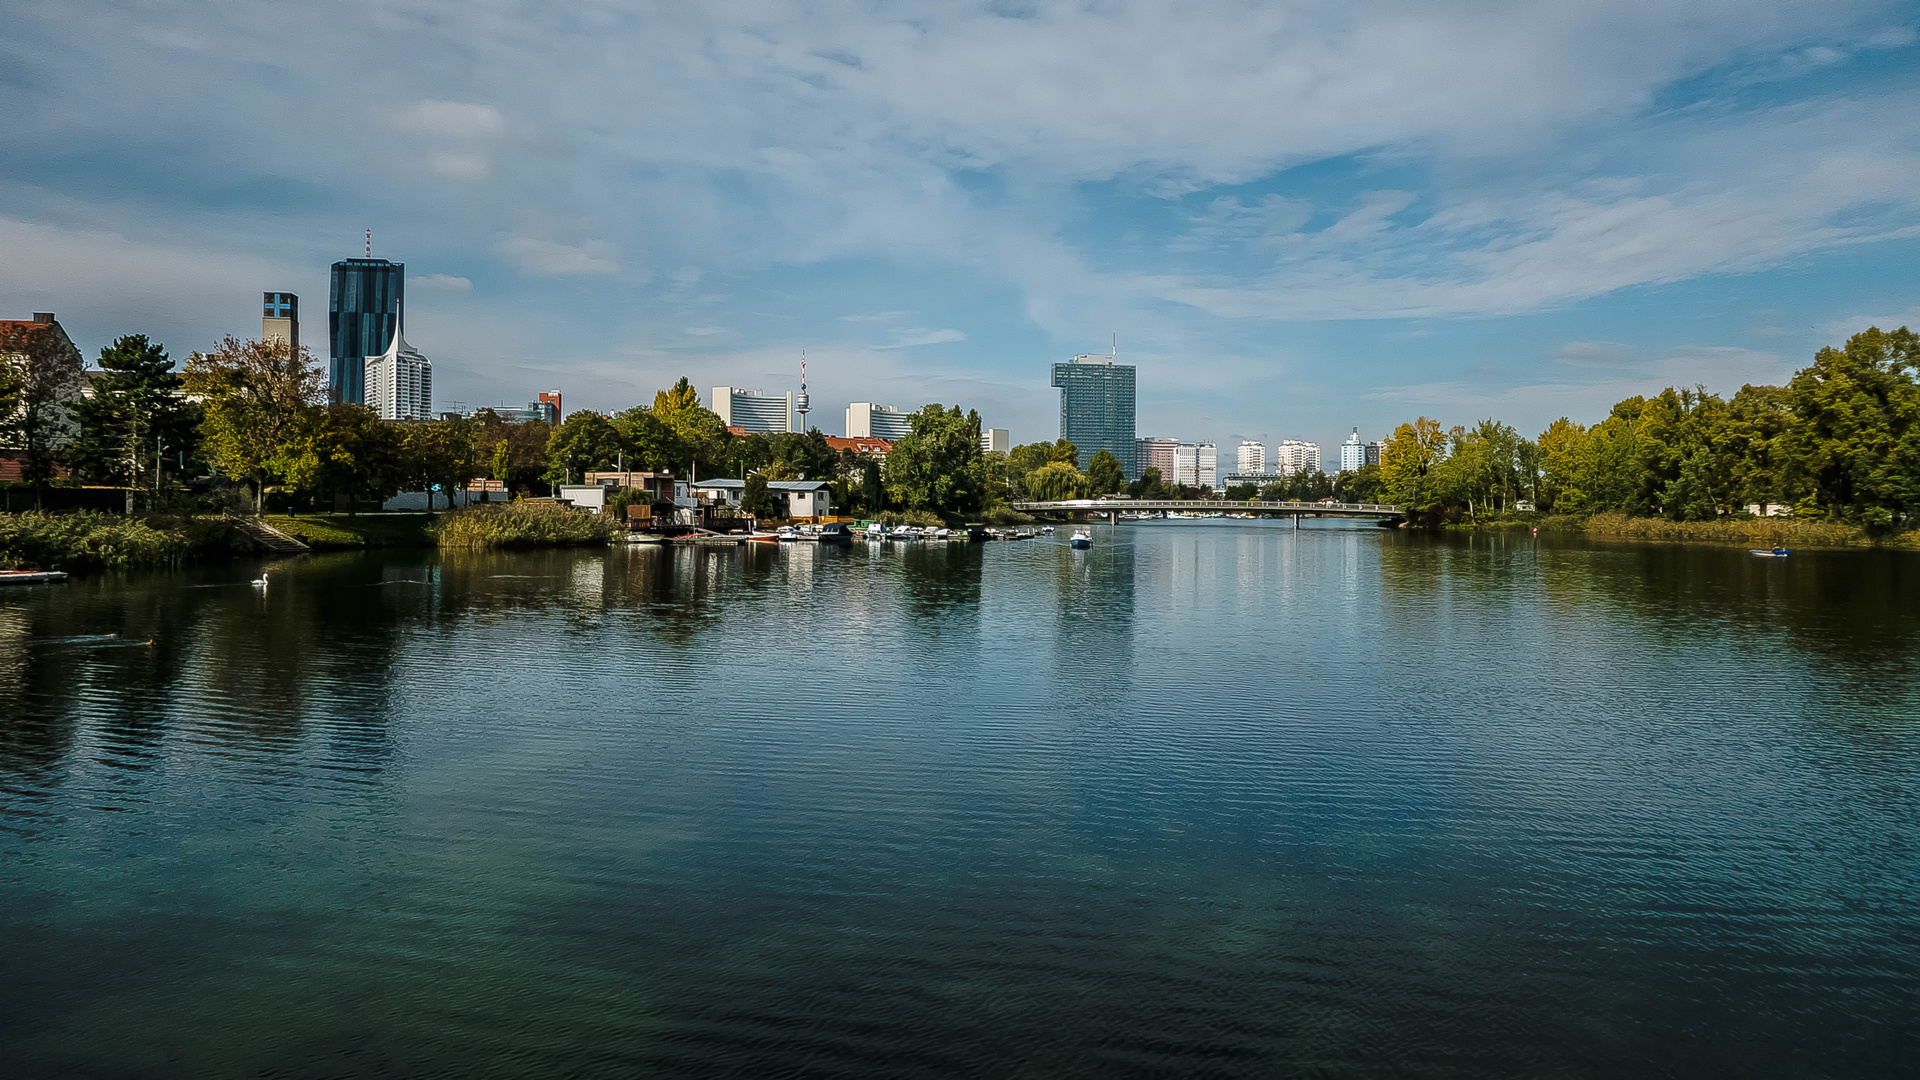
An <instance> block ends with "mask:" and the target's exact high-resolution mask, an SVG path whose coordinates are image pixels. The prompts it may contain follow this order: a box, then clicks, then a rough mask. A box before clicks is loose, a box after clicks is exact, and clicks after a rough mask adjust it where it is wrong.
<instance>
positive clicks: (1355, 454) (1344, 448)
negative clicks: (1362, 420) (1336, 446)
mask: <svg viewBox="0 0 1920 1080" xmlns="http://www.w3.org/2000/svg"><path fill="white" fill-rule="evenodd" d="M1366 463H1367V444H1366V443H1363V442H1361V441H1360V429H1359V428H1354V429H1353V434H1351V435H1349V436H1347V441H1346V442H1343V443H1341V444H1340V471H1341V472H1355V471H1357V470H1358V469H1359V468H1360V467H1361V466H1362V465H1365V464H1366Z"/></svg>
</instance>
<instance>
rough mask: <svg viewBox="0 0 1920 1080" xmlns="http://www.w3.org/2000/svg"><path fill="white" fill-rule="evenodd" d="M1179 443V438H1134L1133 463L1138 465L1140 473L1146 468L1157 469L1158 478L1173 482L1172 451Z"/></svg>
mask: <svg viewBox="0 0 1920 1080" xmlns="http://www.w3.org/2000/svg"><path fill="white" fill-rule="evenodd" d="M1179 445H1180V440H1179V439H1153V438H1147V439H1135V440H1133V457H1134V463H1135V464H1137V465H1139V466H1140V471H1141V473H1143V474H1144V473H1145V472H1146V471H1147V470H1148V469H1159V470H1160V479H1161V480H1163V481H1165V482H1167V483H1169V484H1171V483H1173V452H1174V450H1175V449H1176V448H1178V447H1179Z"/></svg>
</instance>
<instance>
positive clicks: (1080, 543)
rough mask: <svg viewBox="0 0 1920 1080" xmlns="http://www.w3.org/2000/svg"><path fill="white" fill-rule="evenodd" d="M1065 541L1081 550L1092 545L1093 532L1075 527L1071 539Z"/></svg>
mask: <svg viewBox="0 0 1920 1080" xmlns="http://www.w3.org/2000/svg"><path fill="white" fill-rule="evenodd" d="M1067 543H1068V544H1069V545H1070V546H1072V547H1076V548H1081V549H1083V550H1084V549H1086V548H1090V547H1092V546H1093V534H1092V533H1090V532H1088V531H1087V530H1085V529H1075V530H1074V531H1073V539H1071V540H1069V541H1067Z"/></svg>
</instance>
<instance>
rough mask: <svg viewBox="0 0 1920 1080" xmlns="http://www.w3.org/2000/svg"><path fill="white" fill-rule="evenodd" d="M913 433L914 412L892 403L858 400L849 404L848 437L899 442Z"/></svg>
mask: <svg viewBox="0 0 1920 1080" xmlns="http://www.w3.org/2000/svg"><path fill="white" fill-rule="evenodd" d="M911 434H913V414H912V413H903V412H901V411H900V410H899V409H896V408H894V407H893V406H891V405H875V404H874V403H873V402H871V401H856V402H854V403H853V404H851V405H848V406H847V438H849V439H885V440H887V441H888V442H898V441H899V440H901V439H904V438H906V437H907V436H908V435H911Z"/></svg>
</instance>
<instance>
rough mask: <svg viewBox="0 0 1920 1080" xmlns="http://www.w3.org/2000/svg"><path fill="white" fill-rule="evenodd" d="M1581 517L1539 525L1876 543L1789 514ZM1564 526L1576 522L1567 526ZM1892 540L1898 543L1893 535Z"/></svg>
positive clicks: (1633, 534)
mask: <svg viewBox="0 0 1920 1080" xmlns="http://www.w3.org/2000/svg"><path fill="white" fill-rule="evenodd" d="M1578 523H1579V519H1577V518H1567V517H1550V518H1547V519H1546V520H1545V521H1543V522H1541V528H1543V529H1555V528H1558V529H1560V530H1562V531H1570V532H1571V531H1580V532H1585V533H1586V534H1587V535H1588V536H1602V537H1614V538H1619V539H1624V540H1697V541H1718V542H1721V543H1738V544H1748V545H1752V546H1755V547H1760V546H1765V547H1773V546H1774V545H1775V544H1781V545H1784V546H1787V547H1794V546H1796V545H1797V546H1803V547H1865V546H1868V545H1870V544H1872V543H1874V538H1873V537H1872V536H1870V535H1869V534H1868V533H1867V532H1866V530H1864V529H1861V528H1859V527H1857V526H1854V525H1842V524H1839V523H1838V522H1831V521H1794V520H1792V519H1790V518H1722V519H1720V520H1718V521H1667V520H1666V519H1664V518H1640V517H1628V516H1627V515H1625V514H1595V515H1593V516H1592V517H1590V518H1587V519H1586V521H1585V522H1584V524H1578ZM1568 526H1577V527H1574V528H1569V527H1568ZM1893 542H1895V543H1899V542H1901V541H1900V540H1898V539H1896V540H1894V541H1893Z"/></svg>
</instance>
